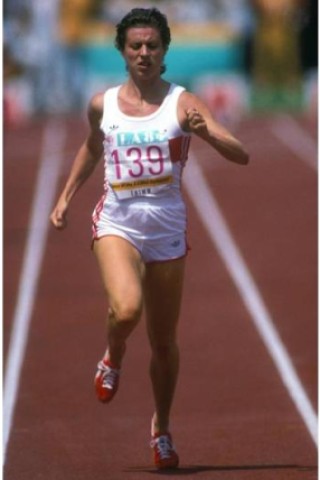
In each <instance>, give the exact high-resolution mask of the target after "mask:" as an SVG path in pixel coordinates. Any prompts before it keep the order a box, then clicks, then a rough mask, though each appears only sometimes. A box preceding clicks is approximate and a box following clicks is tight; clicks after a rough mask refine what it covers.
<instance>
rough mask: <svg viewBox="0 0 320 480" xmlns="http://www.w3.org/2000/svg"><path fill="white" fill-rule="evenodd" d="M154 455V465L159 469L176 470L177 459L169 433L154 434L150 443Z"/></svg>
mask: <svg viewBox="0 0 320 480" xmlns="http://www.w3.org/2000/svg"><path fill="white" fill-rule="evenodd" d="M150 446H151V448H153V453H154V464H155V466H156V467H157V468H159V469H165V468H177V467H178V465H179V457H178V454H177V452H176V451H175V449H174V446H173V444H172V438H171V435H170V433H162V434H160V433H158V434H156V435H155V436H154V437H153V438H152V440H151V443H150Z"/></svg>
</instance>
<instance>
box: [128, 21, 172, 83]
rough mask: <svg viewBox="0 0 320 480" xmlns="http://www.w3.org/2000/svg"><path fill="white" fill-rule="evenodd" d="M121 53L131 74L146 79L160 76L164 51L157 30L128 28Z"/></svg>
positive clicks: (146, 27) (151, 28)
mask: <svg viewBox="0 0 320 480" xmlns="http://www.w3.org/2000/svg"><path fill="white" fill-rule="evenodd" d="M122 53H123V56H124V58H125V60H126V62H127V66H128V70H129V72H130V73H131V74H135V75H138V76H139V77H148V78H149V77H151V76H154V75H155V74H158V75H160V68H161V66H162V61H163V57H164V55H165V51H164V48H163V45H162V41H161V36H160V32H159V30H158V29H157V28H154V27H148V26H145V27H131V28H129V29H128V30H127V32H126V42H125V46H124V50H123V52H122Z"/></svg>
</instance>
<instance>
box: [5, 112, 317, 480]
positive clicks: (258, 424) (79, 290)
mask: <svg viewBox="0 0 320 480" xmlns="http://www.w3.org/2000/svg"><path fill="white" fill-rule="evenodd" d="M272 120H273V119H272V118H269V119H262V118H260V119H259V118H258V119H247V120H244V121H242V123H241V124H240V125H238V126H237V130H236V133H237V135H238V136H239V138H241V139H242V140H243V141H244V143H245V144H246V146H247V148H248V149H249V150H250V152H251V156H252V161H251V164H250V165H249V166H248V167H245V168H243V167H237V166H234V165H231V164H229V163H228V162H226V161H223V160H221V159H219V158H211V157H212V152H210V151H209V150H208V149H207V147H206V146H205V145H204V144H203V143H198V142H197V141H195V140H194V141H193V150H194V152H195V154H196V155H198V156H199V161H200V164H201V167H202V169H203V170H204V172H205V174H206V177H207V179H208V181H209V183H210V185H211V186H212V188H213V189H214V192H215V196H216V198H217V200H218V202H219V205H220V207H221V209H222V211H223V213H224V216H225V218H226V220H227V222H228V224H229V227H230V229H231V231H232V234H233V236H234V238H235V239H236V242H237V244H238V246H239V248H240V250H241V252H242V254H243V256H244V258H245V260H246V263H247V265H248V268H249V269H250V271H251V273H252V275H253V277H254V279H255V281H256V283H257V285H258V287H259V289H260V292H261V294H262V296H263V298H264V301H265V303H266V305H267V307H268V309H269V311H270V313H271V315H272V318H273V319H274V321H275V324H276V327H277V329H278V332H279V334H280V335H281V338H282V340H283V342H284V344H285V345H286V347H287V349H288V352H289V354H290V356H291V359H292V361H293V364H294V366H295V368H296V370H297V372H298V374H299V377H300V379H301V381H302V383H303V385H304V388H305V389H306V392H307V393H308V395H309V398H310V399H311V401H312V403H313V406H314V408H316V405H317V398H316V394H317V331H316V330H317V238H316V237H317V176H316V172H315V170H312V168H310V167H309V166H307V165H305V164H304V163H303V162H302V161H301V159H300V158H299V157H298V155H295V154H293V153H292V152H290V151H289V150H288V148H287V147H285V146H284V145H282V144H281V142H280V143H279V141H278V140H277V139H276V138H275V137H274V136H273V135H272V133H271V131H270V128H269V126H270V123H271V122H272ZM63 121H65V122H66V129H67V138H68V141H67V145H66V146H65V152H66V160H65V168H64V169H63V175H62V176H61V184H62V183H63V182H64V180H65V174H66V173H67V171H68V169H69V166H70V162H71V160H72V155H73V153H74V152H75V150H76V149H77V147H78V146H79V143H80V142H81V140H82V138H83V133H84V124H83V121H81V120H73V119H68V120H63ZM299 122H300V123H301V126H302V128H304V129H309V134H312V135H313V136H314V139H315V137H316V133H315V129H313V130H312V126H310V125H307V123H306V121H305V120H299ZM43 128H44V124H43V123H40V122H39V123H33V124H30V125H26V126H23V127H20V128H19V129H18V130H16V129H15V130H9V129H8V130H7V131H6V133H5V148H4V248H5V254H4V280H5V285H4V359H5V364H6V356H7V351H8V345H9V339H10V334H11V326H12V318H13V313H14V306H15V302H16V299H17V290H18V284H19V275H20V271H21V265H22V259H23V254H24V246H25V241H26V237H27V233H28V222H29V215H30V210H31V201H32V196H33V193H34V192H33V191H34V184H35V178H36V173H37V169H38V166H39V165H38V163H39V152H40V148H41V142H42V132H43ZM101 175H102V165H101V167H100V168H99V169H98V170H97V172H96V174H95V175H94V177H93V178H92V179H91V180H90V181H89V182H88V183H87V185H86V186H85V187H84V188H83V190H82V191H81V192H80V193H79V195H78V197H77V199H76V200H75V202H74V204H73V208H72V211H71V214H70V225H69V228H68V229H67V230H66V231H65V232H63V233H60V232H56V231H54V229H53V228H52V229H51V228H50V233H49V237H48V242H47V245H46V251H45V258H44V261H43V264H42V269H41V275H40V278H39V284H38V290H37V296H36V300H35V308H34V311H33V315H32V322H31V328H30V332H29V338H28V344H27V351H26V356H25V360H24V363H23V369H22V375H21V381H20V384H19V392H18V397H17V403H16V408H15V414H14V418H13V424H12V429H11V435H10V441H9V444H8V451H7V456H6V465H5V470H4V476H5V480H29V479H30V480H38V479H39V480H40V479H45V480H73V479H74V480H106V479H110V480H118V479H119V480H127V479H128V480H131V479H132V480H141V479H142V480H143V479H148V478H154V476H155V475H160V473H158V472H156V470H155V469H154V467H153V466H152V462H151V454H150V451H149V446H148V442H149V430H150V419H151V415H152V412H153V403H152V397H151V387H150V384H149V378H148V361H149V347H148V343H147V339H146V335H145V329H144V322H142V323H141V324H140V326H139V327H138V329H137V330H136V332H135V333H134V334H133V336H132V338H131V339H130V341H129V344H128V350H127V355H126V359H125V362H124V368H123V376H122V379H121V385H120V389H119V392H118V394H117V397H116V399H115V400H114V402H112V403H111V404H110V405H108V406H106V405H102V404H99V403H98V402H97V401H96V399H95V395H94V391H93V376H94V373H95V367H96V363H97V361H98V360H99V358H100V356H101V354H102V352H103V350H104V348H105V337H104V317H105V313H106V307H107V306H106V302H105V298H104V294H103V291H102V286H101V283H100V278H99V274H98V269H97V266H96V264H95V259H94V258H93V255H92V253H91V251H90V235H91V232H90V216H91V211H92V209H93V207H94V205H95V202H96V201H97V200H98V198H99V195H100V194H101V189H102V179H101ZM61 184H60V186H61ZM196 188H197V186H196V185H195V189H196ZM187 201H188V206H189V225H190V241H191V245H192V251H191V253H190V255H189V258H188V267H187V275H186V282H185V296H184V304H183V311H182V315H181V323H180V345H181V374H180V379H179V384H178V388H177V394H176V399H175V403H174V407H173V413H172V426H171V428H172V432H173V435H174V440H175V444H176V446H177V448H178V451H179V453H180V457H181V468H180V469H179V470H178V471H177V472H175V473H171V474H169V473H166V475H168V476H169V475H172V476H179V477H182V478H188V479H199V480H200V479H201V480H204V479H210V480H221V479H223V480H300V479H303V480H311V479H316V478H317V467H316V461H317V456H316V448H315V445H314V443H313V441H312V439H311V436H310V434H309V432H308V431H307V429H306V426H305V425H304V423H303V421H302V419H301V417H300V415H299V413H298V412H297V410H296V407H295V406H294V404H293V402H292V400H291V399H290V397H289V395H288V393H287V390H286V389H285V387H284V385H283V384H282V381H281V380H280V377H279V374H278V373H277V371H276V369H275V366H274V364H273V362H272V360H271V358H270V356H269V354H268V352H267V350H266V348H265V346H264V345H263V343H262V341H261V339H260V337H259V336H258V334H257V332H256V330H255V327H254V325H253V323H252V321H251V319H250V315H249V313H248V311H247V310H246V308H245V307H244V304H243V302H242V300H241V298H240V295H239V293H238V291H237V290H236V287H235V286H234V284H233V283H232V280H231V279H230V277H229V275H228V273H227V271H226V268H225V266H224V264H223V263H222V260H221V259H220V257H219V255H218V253H217V251H216V250H215V247H214V246H213V245H212V243H211V241H210V239H209V237H208V234H207V232H206V231H205V229H204V227H203V225H202V224H201V223H200V220H199V218H198V217H197V214H196V212H195V210H194V207H193V206H192V202H191V201H190V199H189V198H187Z"/></svg>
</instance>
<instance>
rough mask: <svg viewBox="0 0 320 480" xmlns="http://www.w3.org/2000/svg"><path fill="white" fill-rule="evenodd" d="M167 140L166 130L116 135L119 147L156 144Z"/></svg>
mask: <svg viewBox="0 0 320 480" xmlns="http://www.w3.org/2000/svg"><path fill="white" fill-rule="evenodd" d="M167 139H168V137H167V131H166V130H140V131H139V132H119V133H117V145H118V146H119V147H126V146H129V145H130V146H133V145H147V144H150V143H151V144H158V143H162V142H165V141H166V140H167Z"/></svg>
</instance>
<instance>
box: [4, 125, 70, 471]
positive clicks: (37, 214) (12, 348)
mask: <svg viewBox="0 0 320 480" xmlns="http://www.w3.org/2000/svg"><path fill="white" fill-rule="evenodd" d="M65 138H66V132H65V127H64V124H63V123H62V122H61V121H59V120H52V121H50V122H49V123H48V124H47V125H46V127H45V130H44V132H43V146H42V152H41V158H40V168H39V172H38V177H37V182H36V188H35V193H34V197H33V203H32V209H31V217H30V221H29V224H28V225H29V229H28V237H27V241H26V247H25V253H24V257H23V265H22V270H21V275H20V281H19V290H18V295H17V301H16V306H15V311H14V316H13V323H12V331H11V338H10V344H9V349H8V358H7V367H6V372H5V380H4V389H3V390H4V395H3V463H5V459H6V451H7V446H8V442H9V437H10V433H11V427H12V420H13V415H14V409H15V405H16V400H17V395H18V390H19V381H20V374H21V369H22V364H23V361H24V356H25V351H26V345H27V340H28V333H29V327H30V322H31V316H32V312H33V306H34V301H35V297H36V293H37V285H38V280H39V276H40V271H41V264H42V259H43V255H44V251H45V245H46V241H47V234H48V229H49V215H50V211H51V208H52V204H53V201H54V196H55V194H56V187H57V183H58V178H59V172H60V168H61V164H62V158H63V148H64V145H65Z"/></svg>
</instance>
